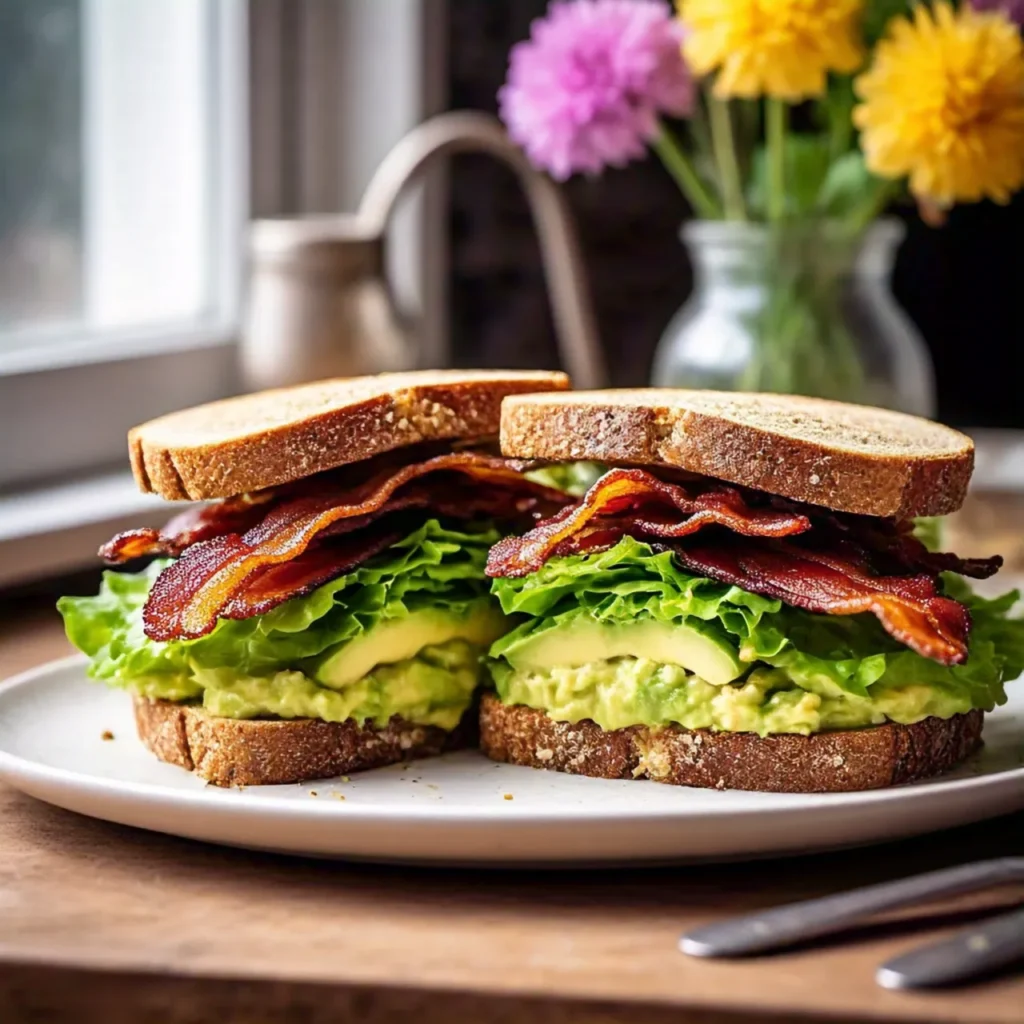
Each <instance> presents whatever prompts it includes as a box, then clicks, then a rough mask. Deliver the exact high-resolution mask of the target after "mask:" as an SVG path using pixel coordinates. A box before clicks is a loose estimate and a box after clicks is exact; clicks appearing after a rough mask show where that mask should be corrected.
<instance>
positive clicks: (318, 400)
mask: <svg viewBox="0 0 1024 1024" xmlns="http://www.w3.org/2000/svg"><path fill="white" fill-rule="evenodd" d="M568 386H569V378H568V377H566V375H565V374H564V373H545V372H541V371H515V370H494V371H485V370H423V371H417V372H411V373H385V374H379V375H377V376H373V377H352V378H341V379H337V380H325V381H317V382H316V383H313V384H303V385H300V386H297V387H291V388H281V389H278V390H274V391H263V392H259V393H258V394H253V395H243V396H241V397H238V398H229V399H225V400H224V401H221V402H212V403H210V404H208V405H202V406H197V407H195V408H193V409H184V410H182V411H181V412H175V413H171V414H169V415H167V416H161V417H160V418H159V419H155V420H150V421H149V422H148V423H143V424H141V425H140V426H137V427H134V428H133V429H132V430H131V431H130V432H129V434H128V448H129V454H130V457H131V464H132V472H133V473H134V474H135V480H136V482H137V483H138V485H139V488H140V489H141V490H143V491H147V492H153V493H156V494H159V495H161V496H163V497H164V498H168V499H171V500H181V499H194V500H203V499H208V498H226V497H232V496H234V495H238V494H245V493H248V492H250V491H257V490H261V489H262V488H265V487H274V486H277V485H279V484H282V483H287V482H288V481H291V480H298V479H301V478H302V477H306V476H310V475H312V474H313V473H320V472H323V471H324V470H328V469H334V468H335V467H336V466H342V465H345V464H347V463H350V462H358V461H359V460H361V459H367V458H370V457H372V456H374V455H379V454H381V453H382V452H387V451H391V450H393V449H395V448H401V447H403V446H405V445H410V444H416V443H418V442H421V441H435V440H436V441H441V440H448V439H454V438H472V437H482V436H488V435H490V436H493V435H496V434H497V432H498V422H499V417H500V409H501V400H502V399H503V398H504V397H505V396H506V395H513V394H518V393H521V392H528V391H529V392H536V391H552V390H554V391H557V390H564V389H566V388H567V387H568Z"/></svg>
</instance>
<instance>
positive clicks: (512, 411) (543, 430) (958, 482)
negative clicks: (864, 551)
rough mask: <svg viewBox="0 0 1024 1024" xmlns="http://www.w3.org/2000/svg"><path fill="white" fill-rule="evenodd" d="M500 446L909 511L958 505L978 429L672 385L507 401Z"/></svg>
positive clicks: (870, 511)
mask: <svg viewBox="0 0 1024 1024" xmlns="http://www.w3.org/2000/svg"><path fill="white" fill-rule="evenodd" d="M501 447H502V451H503V452H504V453H505V454H506V455H510V456H513V457H516V458H525V459H551V460H576V459H594V460H597V461H600V462H610V463H630V464H634V465H654V466H659V465H660V466H673V467H678V468H680V469H684V470H688V471H690V472H693V473H701V474H703V475H705V476H711V477H717V478H718V479H720V480H727V481H729V482H730V483H735V484H741V485H743V486H745V487H753V488H757V489H758V490H762V491H768V492H769V493H771V494H778V495H782V496H784V497H787V498H792V499H794V500H796V501H806V502H810V503H812V504H815V505H823V506H825V507H826V508H830V509H833V510H835V511H838V512H856V513H861V514H864V515H872V516H892V517H895V518H899V519H904V518H909V517H913V516H932V515H934V516H938V515H946V514H947V513H950V512H954V511H956V509H958V508H959V507H960V506H961V504H963V500H964V496H965V495H966V493H967V484H968V481H969V480H970V478H971V472H972V471H973V469H974V444H973V443H972V441H971V440H970V438H968V437H966V436H965V435H963V434H961V433H959V432H958V431H956V430H951V429H950V428H949V427H944V426H941V425H940V424H938V423H932V422H931V421H929V420H923V419H919V418H918V417H916V416H907V415H905V414H903V413H897V412H890V411H887V410H884V409H870V408H867V407H866V406H858V405H847V404H845V403H843V402H829V401H825V400H822V399H815V398H798V397H795V396H790V395H769V394H732V393H726V392H718V391H677V390H672V389H667V388H666V389H659V388H647V389H641V390H636V391H576V392H573V393H571V394H567V395H550V394H549V395H520V396H516V397H512V398H509V399H507V400H506V401H505V403H504V404H503V406H502V415H501Z"/></svg>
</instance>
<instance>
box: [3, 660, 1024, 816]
mask: <svg viewBox="0 0 1024 1024" xmlns="http://www.w3.org/2000/svg"><path fill="white" fill-rule="evenodd" d="M86 663H87V659H86V658H85V657H84V656H83V655H81V654H71V655H68V656H66V657H64V658H59V659H56V660H53V661H49V662H45V663H43V664H42V665H37V666H35V667H33V668H30V669H27V670H25V671H23V672H20V673H18V674H16V675H14V676H11V677H10V678H8V679H5V680H2V681H0V706H2V702H3V701H4V700H7V699H10V694H11V693H12V692H14V691H17V690H20V689H22V688H25V687H28V686H30V685H32V684H33V683H36V682H38V681H39V680H40V679H51V680H55V678H56V677H59V675H60V674H61V673H63V672H66V671H68V670H69V669H72V668H75V667H77V666H83V667H84V665H85V664H86ZM88 682H89V683H90V684H91V685H95V686H100V685H102V684H101V683H95V682H93V681H92V680H88ZM509 767H514V766H509ZM523 770H524V771H532V770H533V769H523ZM11 775H14V776H17V777H23V778H30V779H33V780H38V781H40V782H43V783H47V784H52V785H60V786H64V787H67V786H71V787H75V788H76V789H78V790H79V791H80V792H81V791H85V792H87V793H88V794H89V795H93V796H102V797H110V796H112V795H113V796H115V797H122V798H127V797H131V798H135V799H140V798H141V799H145V800H147V801H150V802H152V803H154V804H160V805H163V806H174V807H177V808H180V807H182V806H184V805H194V804H200V805H205V806H209V805H210V803H211V802H212V801H217V804H218V812H219V813H227V814H229V815H231V816H232V817H240V818H253V817H266V816H283V817H285V818H288V819H291V820H305V821H308V820H311V819H322V818H334V819H343V820H346V821H350V822H353V823H355V822H359V823H360V824H364V825H371V824H381V823H385V822H390V823H394V824H402V825H409V826H414V827H415V826H417V825H419V826H423V825H472V824H480V823H486V824H488V825H495V824H505V825H510V826H522V825H527V824H541V825H543V824H550V823H552V822H563V823H564V822H572V823H574V824H580V825H601V824H607V823H609V822H612V821H614V822H617V823H619V824H622V825H628V824H630V823H643V824H645V825H650V824H655V823H659V822H660V823H671V822H675V823H686V822H693V821H708V820H711V821H717V822H723V821H727V820H729V819H733V820H735V819H740V818H742V819H745V820H748V821H749V820H750V819H751V818H763V817H764V816H766V815H778V814H780V813H798V814H800V813H810V812H813V811H826V810H831V811H836V810H850V811H857V810H859V809H861V808H863V807H865V806H870V807H872V808H878V805H880V804H888V805H890V806H893V805H895V806H899V805H900V804H904V803H906V802H908V801H910V802H913V801H917V800H921V799H924V798H926V797H928V796H931V797H932V799H941V798H942V797H943V796H947V795H950V796H952V795H954V794H955V795H959V794H961V793H963V792H965V791H967V792H969V791H977V790H983V789H989V788H992V787H996V788H1000V789H1001V788H1004V787H1012V786H1013V784H1014V783H1015V782H1017V781H1018V780H1019V781H1021V782H1024V765H1022V766H1021V767H1017V768H1010V769H1006V770H1004V771H1000V772H996V773H992V774H986V775H978V776H975V777H970V778H965V779H950V780H948V781H945V782H944V781H932V782H929V783H927V784H926V786H924V787H922V786H920V784H916V783H910V784H906V785H901V786H891V787H888V788H885V789H875V790H862V791H856V792H852V793H756V792H749V793H747V794H746V795H747V796H748V797H749V798H751V799H752V800H756V799H758V798H760V797H764V798H766V800H765V806H761V807H758V806H750V805H748V806H743V807H736V806H715V805H714V804H709V805H707V806H702V807H700V808H699V809H694V808H692V807H691V808H687V807H680V808H678V809H670V810H666V809H663V808H659V809H658V810H654V811H643V810H633V811H629V810H623V809H618V808H616V809H613V810H611V811H606V812H604V813H602V812H600V804H599V803H596V804H593V805H591V804H588V805H585V806H572V807H571V808H570V807H563V808H559V807H556V806H542V807H530V806H528V805H527V804H525V803H520V804H519V805H515V804H513V803H511V802H504V801H503V802H502V806H500V807H497V806H496V807H494V808H487V807H476V808H467V807H464V806H463V807H459V806H457V805H454V804H447V805H445V804H430V805H426V804H425V805H422V806H417V805H415V804H410V805H407V806H404V807H402V806H395V805H393V804H372V803H367V804H362V803H342V802H341V801H324V802H316V801H308V802H301V801H296V800H294V799H288V798H285V797H278V796H276V795H265V796H261V797H260V799H259V800H258V801H257V800H238V799H235V798H236V797H237V795H238V794H239V791H236V790H234V789H221V788H218V787H216V786H210V785H205V786H203V787H201V788H197V789H196V790H194V791H193V790H189V789H184V788H182V789H179V788H174V787H171V786H167V785H164V784H160V783H152V782H136V781H130V780H122V779H108V778H104V777H102V776H96V775H90V774H86V773H83V772H82V771H80V770H75V769H69V768H60V767H55V766H53V765H48V764H45V763H43V762H40V761H36V760H32V759H29V758H26V757H22V756H21V755H19V754H15V753H12V752H10V751H8V750H6V749H3V748H2V747H0V777H7V778H9V777H10V776H11ZM601 781H607V780H597V779H595V780H594V782H595V783H600V782H601ZM324 782H327V783H329V782H330V780H324ZM654 784H656V783H652V785H654ZM15 788H17V787H15ZM274 788H276V787H271V786H267V787H246V789H260V790H270V789H274ZM289 788H291V787H289ZM682 788H684V789H686V790H687V791H689V790H690V787H682ZM242 792H244V790H243V791H242ZM780 801H782V803H781V805H780ZM335 805H337V806H335Z"/></svg>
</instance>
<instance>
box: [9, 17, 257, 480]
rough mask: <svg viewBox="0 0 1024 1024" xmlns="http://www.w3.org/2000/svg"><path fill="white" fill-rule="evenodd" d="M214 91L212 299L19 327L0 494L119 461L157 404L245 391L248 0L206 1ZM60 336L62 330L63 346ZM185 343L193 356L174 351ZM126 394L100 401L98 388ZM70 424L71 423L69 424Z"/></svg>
mask: <svg viewBox="0 0 1024 1024" xmlns="http://www.w3.org/2000/svg"><path fill="white" fill-rule="evenodd" d="M208 8H209V13H208V15H207V16H208V17H209V18H210V27H211V32H210V46H211V47H212V48H213V54H212V56H213V60H212V61H211V67H212V68H213V69H214V72H215V75H216V78H215V80H214V83H215V87H214V92H215V95H214V97H213V110H212V114H213V116H212V117H211V118H210V126H209V129H208V130H209V132H210V137H211V138H212V140H213V143H214V148H213V179H212V182H211V185H212V196H213V204H212V208H213V211H214V217H213V218H212V221H211V223H210V224H209V226H208V239H209V242H208V244H209V246H210V249H211V271H212V277H213V279H212V281H211V283H210V304H209V308H208V310H207V311H205V312H204V314H203V315H201V316H200V317H199V318H197V319H196V320H190V321H188V322H187V323H181V324H161V325H159V326H157V327H154V326H145V327H140V328H125V329H117V330H107V331H96V332H90V331H87V330H78V331H68V332H64V331H61V330H60V329H59V328H47V329H38V330H33V329H27V330H24V331H19V332H16V333H15V337H16V338H18V337H19V336H20V339H19V340H21V341H22V342H29V341H32V340H35V341H37V342H39V343H38V344H35V345H30V344H24V343H23V344H19V345H16V346H15V347H13V348H12V349H11V350H10V351H0V437H2V445H0V493H2V492H3V491H5V490H6V491H10V490H12V489H14V488H15V487H17V488H23V487H25V486H26V485H30V484H34V483H37V482H39V481H43V480H46V479H53V478H57V477H59V476H61V475H63V474H70V473H75V474H82V473H85V472H89V471H93V470H97V469H100V468H102V467H104V466H111V465H115V464H118V463H120V464H122V465H123V459H124V452H125V439H124V438H125V430H126V428H127V426H130V425H131V424H132V423H135V422H139V421H140V420H141V419H146V418H147V417H148V416H149V415H150V414H151V413H152V410H154V409H158V408H162V407H167V408H169V407H171V405H191V404H194V403H196V402H202V401H207V400H210V399H214V398H219V397H223V396H224V395H227V394H230V393H232V392H233V391H234V390H236V389H237V379H236V373H235V368H234V355H233V354H234V342H235V340H236V338H237V332H238V324H239V316H240V306H241V281H242V272H243V269H244V251H243V245H244V232H245V224H246V221H247V220H248V212H249V154H248V96H247V93H248V86H247V74H248V62H247V51H248V33H247V13H248V11H247V4H246V0H208ZM55 337H60V342H59V344H55V343H53V342H54V339H55ZM185 352H187V353H188V354H189V355H188V359H187V360H179V359H178V358H177V356H179V355H180V354H182V353H185ZM100 382H102V385H103V388H104V390H105V391H108V392H110V393H111V394H116V395H118V396H119V398H118V401H116V402H108V403H96V402H95V401H93V400H92V396H93V394H95V388H96V387H97V386H98V385H99V384H100ZM69 424H74V429H73V431H71V430H69Z"/></svg>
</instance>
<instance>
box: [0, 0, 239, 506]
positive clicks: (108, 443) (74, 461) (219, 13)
mask: <svg viewBox="0 0 1024 1024" xmlns="http://www.w3.org/2000/svg"><path fill="white" fill-rule="evenodd" d="M244 28H245V17H244V5H243V4H242V3H241V0H143V2H139V0H31V2H26V0H0V185H2V187H0V427H2V437H3V445H2V448H0V487H3V486H7V487H11V486H12V485H14V484H15V483H24V482H26V481H33V480H42V479H45V478H47V477H50V476H53V475H55V474H58V473H60V474H63V473H67V472H68V471H69V470H70V471H76V472H82V471H86V470H88V469H90V468H95V467H96V466H101V465H103V464H108V465H109V464H113V463H116V462H117V461H118V460H122V459H123V454H124V432H125V430H126V429H127V428H128V427H129V426H131V425H132V424H133V423H135V422H138V421H139V420H140V419H145V418H147V417H148V416H151V415H156V414H158V413H160V412H162V411H165V410H167V409H170V408H173V407H175V406H181V405H186V404H190V403H192V402H194V401H202V400H205V399H207V398H211V397H216V396H217V395H220V394H224V393H226V392H227V391H228V390H230V388H231V385H232V381H231V365H232V360H231V358H230V354H229V353H228V352H227V351H226V349H225V346H224V342H226V341H229V340H230V339H231V337H232V335H233V333H234V331H235V327H236V320H237V294H238V287H237V281H238V279H239V276H240V273H241V266H242V258H241V257H242V250H241V243H242V232H241V227H242V217H243V216H244V212H245V211H246V201H247V182H248V162H247V158H246V154H245V148H244V139H245V122H246V97H245V93H244V91H243V88H242V83H243V81H244V70H245V69H244V61H243V60H242V57H241V55H242V54H243V53H244V52H245V46H246V41H245V33H244ZM182 349H189V350H190V351H191V355H190V358H189V360H188V361H187V365H186V364H185V363H184V361H182V360H179V359H175V358H174V356H175V355H176V354H177V353H179V352H180V351H181V350H182ZM199 353H204V354H203V355H200V354H199ZM122 464H123V463H122Z"/></svg>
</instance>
